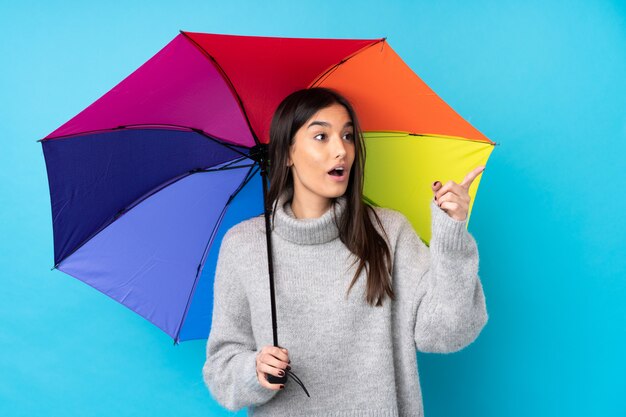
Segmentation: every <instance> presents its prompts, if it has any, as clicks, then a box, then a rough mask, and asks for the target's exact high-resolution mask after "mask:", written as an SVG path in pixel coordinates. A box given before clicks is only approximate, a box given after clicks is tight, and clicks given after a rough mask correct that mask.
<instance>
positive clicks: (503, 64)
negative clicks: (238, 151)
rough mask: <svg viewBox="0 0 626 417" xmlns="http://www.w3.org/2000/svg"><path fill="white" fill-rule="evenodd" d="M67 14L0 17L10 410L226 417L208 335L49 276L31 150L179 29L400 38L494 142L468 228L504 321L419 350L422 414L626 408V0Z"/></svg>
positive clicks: (4, 400) (71, 8)
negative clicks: (198, 336) (199, 336)
mask: <svg viewBox="0 0 626 417" xmlns="http://www.w3.org/2000/svg"><path fill="white" fill-rule="evenodd" d="M52 3H53V2H43V1H41V2H34V1H30V2H19V5H17V4H18V2H15V5H12V4H9V2H8V1H3V2H2V3H1V4H0V31H1V33H2V36H1V37H0V56H1V57H2V65H0V95H1V98H2V99H1V100H0V141H1V147H0V236H1V237H2V239H1V240H0V288H1V289H0V415H3V416H39V415H63V416H66V417H70V416H84V415H90V416H118V417H122V416H143V415H146V416H147V415H150V416H171V415H185V416H208V415H228V414H229V413H227V412H226V411H225V410H222V409H221V408H220V407H219V405H217V404H216V403H215V402H214V401H213V400H212V399H211V397H210V395H209V393H208V391H207V390H206V388H205V387H204V384H203V382H202V378H201V367H202V364H203V361H204V348H205V342H204V341H192V342H184V343H183V344H181V345H180V346H176V347H175V346H173V345H172V342H171V340H170V339H169V337H168V336H166V335H165V334H164V333H161V331H160V330H158V329H157V328H156V327H155V326H153V325H152V324H150V323H148V322H146V321H144V320H143V319H142V318H140V317H139V316H137V315H135V314H133V313H132V312H131V311H130V310H128V309H126V308H125V307H123V306H121V305H119V304H117V303H115V302H114V301H113V300H111V299H109V298H108V297H106V296H103V295H102V294H100V293H98V292H97V291H95V290H93V289H92V288H91V287H89V286H87V285H85V284H83V283H82V282H80V281H78V280H75V279H73V278H71V277H70V276H67V275H64V274H63V273H61V272H58V271H51V270H50V268H51V267H52V264H53V247H52V222H51V214H50V200H49V194H48V183H47V178H46V171H45V164H44V159H43V154H42V151H41V146H40V144H38V143H36V142H35V141H36V140H37V139H40V138H42V137H44V136H45V135H47V134H48V133H50V132H51V131H52V130H54V129H55V128H56V127H58V126H59V125H61V124H62V123H64V122H65V121H67V120H68V119H69V118H70V117H72V116H74V115H75V114H76V113H77V112H79V111H80V110H81V109H83V108H84V107H86V106H87V105H89V104H90V103H91V102H93V101H94V100H95V99H97V98H98V97H100V96H101V95H102V94H103V93H105V92H106V91H108V90H109V89H110V88H111V87H113V86H114V85H115V84H117V83H118V82H119V81H120V80H122V79H123V78H124V77H125V76H126V75H128V74H129V73H130V72H132V71H133V70H134V69H136V68H137V67H138V66H139V65H141V64H142V63H143V62H144V61H145V60H147V59H148V58H150V57H151V56H152V55H153V54H154V53H156V52H157V51H158V50H159V49H160V48H161V47H163V46H164V45H165V44H166V43H167V42H168V41H169V40H171V39H172V38H173V37H174V36H176V34H177V33H178V30H179V29H183V30H189V31H198V32H213V33H232V34H244V35H267V36H293V37H353V38H369V37H372V38H373V37H380V36H387V39H388V41H389V42H390V44H391V45H392V46H393V48H394V49H395V50H396V51H397V52H398V53H399V54H400V55H401V56H402V57H403V58H404V59H405V61H406V62H407V64H409V65H410V66H411V67H412V68H413V69H414V70H415V71H416V72H417V73H418V74H419V75H420V76H421V77H422V78H423V79H424V80H425V81H426V82H427V83H428V84H429V85H430V86H431V87H432V88H433V89H434V90H435V91H436V92H437V93H438V94H439V95H440V96H441V97H443V99H444V100H446V101H447V102H448V103H449V104H450V105H451V106H452V107H454V108H455V109H456V110H457V111H458V112H459V113H460V114H461V115H463V116H464V117H465V118H466V119H467V120H468V121H470V122H471V123H472V124H473V125H474V126H476V127H477V128H478V129H479V130H481V131H482V132H483V133H484V134H486V135H487V136H488V137H490V138H491V139H492V140H494V141H496V142H498V143H499V146H497V147H496V149H495V150H494V152H493V154H492V157H491V159H490V161H489V163H488V165H487V169H486V171H485V173H484V175H483V178H482V181H481V189H480V191H479V193H478V196H477V199H476V203H475V206H474V212H473V214H472V222H471V224H470V228H469V230H470V232H471V233H472V234H473V235H474V237H475V238H476V240H477V241H478V244H479V249H480V255H481V261H480V275H481V279H482V280H483V284H484V287H485V293H486V296H487V305H488V310H489V314H490V321H489V323H488V325H487V327H486V328H485V329H484V331H483V333H482V334H481V336H480V337H479V339H478V340H477V341H476V342H475V343H474V344H472V345H470V346H469V347H468V348H467V349H465V350H464V351H462V352H460V353H456V354H452V355H425V354H424V355H422V354H420V355H419V360H420V366H421V368H420V371H421V379H422V384H423V390H424V403H425V409H426V415H427V416H429V417H436V416H459V415H463V416H531V415H532V416H555V415H567V416H589V415H594V416H616V417H617V416H624V415H626V396H625V395H624V393H626V378H625V376H626V354H625V352H626V350H625V348H624V345H625V344H626V277H625V276H626V253H625V251H626V249H625V248H626V242H625V237H624V236H625V235H626V227H625V220H624V218H625V217H624V206H625V205H626V196H625V193H624V180H625V178H626V175H625V174H626V169H625V165H626V164H625V163H624V158H625V157H626V152H625V151H626V111H625V109H626V100H625V99H624V97H626V82H625V80H624V79H625V75H626V24H625V19H626V5H625V3H624V2H622V1H601V0H597V1H586V2H585V1H567V2H565V1H552V2H546V1H542V2H539V1H519V2H511V1H499V2H495V1H474V2H461V1H447V2H437V3H436V4H435V3H434V2H433V3H432V4H430V3H426V2H409V1H406V2H400V1H396V2H382V1H358V2H357V1H346V2H337V3H341V5H335V4H334V3H335V2H331V1H322V2H320V1H302V2H299V3H296V4H294V2H291V1H273V2H271V1H270V2H267V1H263V2H260V1H259V2H249V4H245V5H244V4H243V3H242V2H237V1H232V2H212V1H188V2H182V3H184V4H183V5H182V6H174V2H165V1H145V2H122V1H118V2H106V3H105V2H102V3H100V2H98V3H95V2H94V3H92V4H91V5H86V4H84V3H86V2H78V1H76V2H74V4H71V3H72V2H63V3H62V4H63V5H61V2H58V3H59V5H57V6H55V5H53V4H52ZM127 3H128V4H127ZM179 413H180V414H179ZM241 415H243V413H241Z"/></svg>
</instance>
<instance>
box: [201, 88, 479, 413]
mask: <svg viewBox="0 0 626 417" xmlns="http://www.w3.org/2000/svg"><path fill="white" fill-rule="evenodd" d="M269 154H270V162H271V167H270V189H269V192H268V198H269V201H270V202H271V203H272V207H273V212H272V223H271V224H272V230H273V231H272V244H273V253H274V256H273V262H274V273H275V277H274V280H275V293H276V300H277V306H276V308H277V326H278V329H279V336H280V340H281V342H280V343H281V345H282V348H279V347H275V346H273V343H272V328H271V312H270V303H269V280H268V278H267V249H266V241H265V239H266V238H265V223H264V218H263V216H258V217H255V218H252V219H249V220H246V221H243V222H241V223H239V224H238V225H236V226H234V227H232V228H231V229H230V230H228V232H227V233H226V235H225V236H224V238H223V240H222V245H221V247H220V254H219V259H218V264H217V269H216V276H215V288H214V310H213V323H212V327H211V332H210V336H209V339H208V341H207V357H206V362H205V365H204V368H203V376H204V381H205V383H206V385H207V387H208V388H209V391H210V392H211V393H212V395H213V396H214V397H215V399H216V400H217V401H218V402H219V403H220V404H221V405H223V406H224V407H226V408H227V409H229V410H233V411H234V410H238V409H240V408H243V407H248V414H249V415H256V416H328V415H332V416H336V417H340V416H342V417H343V416H346V417H347V416H370V417H375V416H422V415H423V409H422V397H421V389H420V383H419V375H418V369H417V355H416V350H420V351H423V352H454V351H458V350H460V349H462V348H463V347H465V346H467V345H468V344H470V343H472V342H473V341H474V340H475V339H476V337H477V336H478V334H479V333H480V331H481V329H482V328H483V327H484V325H485V323H486V321H487V312H486V307H485V298H484V294H483V289H482V285H481V282H480V279H479V277H478V275H477V274H478V249H477V245H476V242H475V240H474V239H473V237H472V236H471V235H470V234H469V233H468V231H467V229H466V217H467V211H468V207H469V202H470V197H469V194H468V189H469V186H470V184H471V182H472V181H473V180H474V178H476V176H477V175H478V174H479V173H480V172H482V170H483V169H484V167H478V168H477V169H475V170H474V171H472V172H470V173H469V174H468V175H467V176H466V177H465V179H464V181H463V182H462V183H461V184H456V183H455V182H453V181H449V182H447V183H446V184H445V185H442V184H441V183H440V182H439V181H436V182H435V183H434V184H433V186H432V191H433V197H434V198H433V200H432V202H431V205H430V206H431V213H432V239H431V244H430V247H427V246H426V245H425V244H424V243H423V242H422V241H421V240H420V238H419V237H418V236H417V234H416V233H415V230H414V229H413V227H412V226H411V224H410V223H409V221H408V220H407V219H406V217H405V216H404V215H403V214H401V213H400V212H397V211H395V210H391V209H387V208H379V207H371V206H368V205H367V204H366V203H364V202H363V199H362V193H363V169H364V165H365V148H364V144H363V138H362V134H361V130H360V128H359V123H358V120H357V117H356V114H355V112H354V110H353V108H352V106H351V105H350V103H349V102H348V101H347V100H346V99H345V98H344V97H342V96H341V95H340V94H338V93H337V92H335V91H333V90H329V89H324V88H311V89H305V90H300V91H297V92H295V93H293V94H291V95H289V96H288V97H287V98H285V99H284V100H283V102H282V103H281V104H280V105H279V107H278V109H277V110H276V112H275V114H274V117H273V120H272V124H271V128H270V145H269ZM242 254H244V255H245V261H244V262H242V257H241V255H242ZM291 370H293V372H295V373H296V374H297V375H298V377H299V378H300V379H301V380H302V382H303V383H304V384H305V386H306V389H307V390H308V392H309V393H310V398H308V397H307V396H306V395H305V394H304V392H303V391H302V390H301V388H300V387H299V386H298V385H296V384H293V383H288V384H271V383H270V382H269V381H268V379H267V378H268V375H274V376H277V377H280V376H283V375H284V374H285V373H286V372H291Z"/></svg>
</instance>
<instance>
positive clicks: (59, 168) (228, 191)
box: [40, 32, 494, 343]
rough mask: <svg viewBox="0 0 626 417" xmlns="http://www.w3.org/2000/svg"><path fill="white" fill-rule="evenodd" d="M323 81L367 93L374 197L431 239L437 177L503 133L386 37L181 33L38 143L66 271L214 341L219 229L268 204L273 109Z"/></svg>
mask: <svg viewBox="0 0 626 417" xmlns="http://www.w3.org/2000/svg"><path fill="white" fill-rule="evenodd" d="M313 86H321V87H330V88H334V89H336V90H338V91H339V92H341V93H342V94H344V95H345V96H346V97H347V98H348V99H349V100H350V101H351V102H352V103H353V104H354V107H355V109H356V111H357V114H358V115H359V119H360V122H361V125H362V127H363V129H364V131H365V137H366V148H367V159H366V166H365V196H364V198H365V199H366V200H368V201H369V202H370V203H372V204H375V205H380V206H386V207H391V208H394V209H397V210H400V211H402V212H403V213H404V214H405V215H406V216H407V217H408V218H409V220H410V221H411V222H412V224H413V225H414V227H415V229H416V231H417V232H418V234H419V235H420V236H421V237H422V238H424V240H426V241H427V242H428V241H429V239H430V213H429V212H428V202H429V200H430V198H432V195H431V191H430V190H431V188H430V183H432V181H434V180H436V179H439V180H441V181H446V180H455V181H457V182H460V181H461V180H462V179H463V177H464V175H465V174H466V173H467V172H469V171H470V170H471V169H472V168H474V167H476V166H477V165H485V164H486V162H487V159H488V157H489V154H490V152H491V151H492V149H493V145H494V143H493V142H491V141H490V140H489V139H487V138H486V137H485V136H484V135H482V134H481V133H480V132H479V131H478V130H476V129H475V128H474V127H472V126H471V125H470V124H469V123H467V122H466V121H465V120H464V119H463V118H462V117H461V116H459V115H458V114H457V113H456V112H455V111H454V110H453V109H451V108H450V107H449V106H448V105H447V104H446V103H445V102H444V101H443V100H442V99H441V98H439V97H438V96H437V95H436V94H435V93H434V92H433V91H432V90H431V89H430V88H429V87H428V86H426V84H425V83H424V82H423V81H422V80H421V79H420V78H419V77H418V76H417V75H415V74H414V73H413V71H411V69H410V68H409V67H408V66H407V65H406V64H405V63H404V62H403V61H402V60H401V59H400V57H399V56H398V55H397V54H396V53H395V52H394V51H393V50H392V48H391V47H390V46H389V45H388V43H387V42H386V40H385V39H384V38H383V39H372V40H348V39H301V38H271V37H252V36H234V35H216V34H203V33H191V32H181V33H180V34H179V35H178V36H176V37H175V38H174V39H173V40H172V41H171V42H170V43H169V44H168V45H166V46H165V47H164V48H163V49H162V50H161V51H159V52H158V53H157V54H156V55H155V56H154V57H152V58H151V59H150V60H148V61H147V62H146V63H145V64H143V65H142V66H141V67H140V68H138V69H137V70H136V71H135V72H133V73H132V74H131V75H129V76H128V77H127V78H126V79H124V80H123V81H122V82H120V83H119V84H118V85H117V86H115V87H114V88H113V89H112V90H110V91H109V92H107V93H106V94H105V95H104V96H102V97H101V98H100V99H98V100H97V101H95V102H94V103H93V104H91V105H90V106H89V107H87V108H86V109H84V110H83V111H82V112H80V113H79V114H78V115H76V116H75V117H74V118H72V119H71V120H69V121H68V122H67V123H65V124H63V125H62V126H60V127H59V128H58V129H56V130H55V131H54V132H52V133H51V134H49V135H48V136H46V137H45V138H44V139H41V140H40V142H41V144H42V146H43V152H44V157H45V160H46V167H47V172H48V180H49V187H50V195H51V206H52V219H53V232H54V262H55V266H54V268H56V269H58V270H60V271H63V272H65V273H67V274H69V275H71V276H74V277H76V278H78V279H80V280H82V281H84V282H86V283H87V284H89V285H91V286H93V287H94V288H96V289H98V290H100V291H102V292H103V293H105V294H107V295H108V296H110V297H111V298H113V299H115V300H117V301H119V302H120V303H122V304H124V305H125V306H127V307H128V308H130V309H132V310H133V311H135V312H137V313H138V314H140V315H141V316H143V317H145V318H146V319H148V320H149V321H150V322H152V323H154V324H155V325H156V326H158V327H159V328H161V329H162V330H163V331H165V332H166V333H167V334H168V335H170V336H171V337H172V338H173V339H174V341H175V343H178V342H179V341H183V340H190V339H202V338H206V337H207V336H208V334H209V331H210V324H211V314H212V295H213V294H212V291H213V275H214V268H215V259H216V255H217V252H218V250H219V242H220V241H221V237H222V235H223V234H224V232H225V231H226V230H227V229H228V228H229V227H230V226H232V225H233V224H236V223H238V222H240V221H242V220H244V219H246V218H249V217H252V216H256V215H259V214H262V213H264V201H263V200H264V192H263V188H264V186H266V182H265V180H264V178H262V176H261V174H264V173H265V172H264V171H265V168H264V167H265V164H266V162H267V160H266V152H265V148H266V145H267V143H268V141H269V125H270V122H271V119H272V115H273V112H274V110H275V109H276V107H277V106H278V104H279V103H280V101H281V100H282V99H283V98H284V97H286V96H287V95H288V94H290V93H291V92H293V91H295V90H299V89H302V88H307V87H313ZM478 183H479V181H478V179H477V180H476V181H474V183H473V185H472V187H471V188H470V195H471V196H472V202H473V201H474V200H475V194H476V190H477V187H478ZM470 212H471V207H470ZM468 215H469V213H468ZM269 253H270V254H271V251H269ZM243 256H245V254H242V257H243ZM270 279H271V275H270Z"/></svg>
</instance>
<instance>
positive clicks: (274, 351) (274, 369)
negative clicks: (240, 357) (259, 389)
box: [256, 345, 291, 390]
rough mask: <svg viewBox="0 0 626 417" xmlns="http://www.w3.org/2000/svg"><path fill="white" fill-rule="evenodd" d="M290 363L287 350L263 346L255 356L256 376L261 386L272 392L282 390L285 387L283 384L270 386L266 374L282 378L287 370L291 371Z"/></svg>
mask: <svg viewBox="0 0 626 417" xmlns="http://www.w3.org/2000/svg"><path fill="white" fill-rule="evenodd" d="M290 363H291V361H290V360H289V352H288V351H287V349H285V348H279V347H276V346H273V345H268V346H264V347H263V349H261V351H260V352H259V353H258V354H257V355H256V376H257V379H258V380H259V383H260V384H261V386H263V387H265V388H269V389H272V390H279V389H283V388H284V387H285V386H284V385H283V384H270V383H269V381H268V380H267V379H266V376H267V375H268V374H271V375H274V376H277V377H282V376H284V375H285V373H286V372H287V370H288V369H291V366H289V364H290ZM281 372H282V374H281Z"/></svg>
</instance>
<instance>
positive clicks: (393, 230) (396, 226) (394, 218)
mask: <svg viewBox="0 0 626 417" xmlns="http://www.w3.org/2000/svg"><path fill="white" fill-rule="evenodd" d="M370 207H371V208H372V209H373V211H374V212H375V213H376V215H377V216H378V218H379V219H380V222H381V223H382V225H383V228H384V229H385V232H386V233H387V235H388V236H389V237H390V238H392V237H394V236H397V234H398V233H400V231H401V229H402V228H403V227H405V226H406V225H407V224H408V223H409V220H408V219H407V218H406V216H405V215H404V213H402V212H400V211H398V210H395V209H392V208H388V207H378V206H370ZM372 222H373V223H374V225H375V227H377V228H378V222H377V221H376V219H375V218H374V217H373V216H372Z"/></svg>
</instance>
